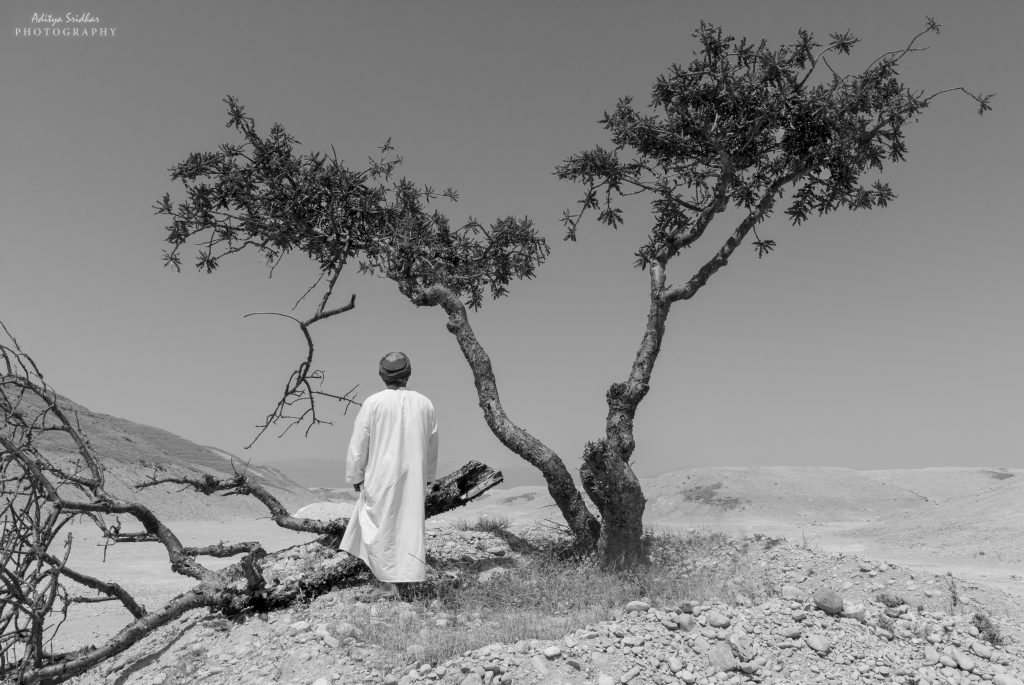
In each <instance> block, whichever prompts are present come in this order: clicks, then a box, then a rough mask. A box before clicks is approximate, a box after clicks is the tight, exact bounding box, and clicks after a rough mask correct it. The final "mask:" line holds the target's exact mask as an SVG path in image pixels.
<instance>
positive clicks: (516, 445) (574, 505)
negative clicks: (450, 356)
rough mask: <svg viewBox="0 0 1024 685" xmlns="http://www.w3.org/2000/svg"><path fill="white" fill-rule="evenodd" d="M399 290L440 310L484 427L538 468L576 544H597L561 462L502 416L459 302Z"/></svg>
mask: <svg viewBox="0 0 1024 685" xmlns="http://www.w3.org/2000/svg"><path fill="white" fill-rule="evenodd" d="M400 287H401V290H402V292H403V294H405V295H406V296H407V297H408V298H409V299H410V300H411V301H412V302H413V304H415V305H417V306H439V307H441V308H442V309H444V311H445V313H446V314H447V315H448V324H447V327H448V331H449V332H450V333H451V334H452V335H454V336H455V339H456V340H457V341H458V343H459V348H460V349H461V350H462V354H463V356H464V357H465V358H466V363H467V364H469V368H470V370H471V371H472V372H473V382H474V384H475V385H476V392H477V397H478V398H479V402H480V409H482V410H483V413H484V420H485V421H486V422H487V426H488V427H489V428H490V429H491V432H492V433H494V436H495V437H497V438H498V440H500V441H501V444H503V445H505V447H507V448H509V449H510V450H512V451H513V452H514V453H515V454H517V455H519V456H520V457H522V458H523V459H525V460H526V461H527V462H528V463H529V464H531V465H532V466H535V467H536V468H537V469H539V470H540V472H541V474H542V475H543V476H544V480H545V481H546V482H547V486H548V492H549V493H550V494H551V498H552V499H553V500H554V501H555V504H556V505H557V506H558V508H559V510H560V511H561V513H562V516H563V517H564V518H565V521H566V523H567V524H568V526H569V529H570V530H571V531H572V533H573V535H574V536H575V537H576V539H577V540H578V541H579V542H580V544H581V545H583V546H584V547H589V548H593V547H594V546H596V544H597V541H598V538H599V536H600V531H601V522H600V521H598V519H597V517H595V516H594V514H593V513H592V512H591V511H590V510H589V509H588V508H587V505H586V502H585V501H584V499H583V495H582V493H580V491H579V490H578V489H577V488H576V484H575V483H574V482H573V480H572V476H571V475H570V474H569V470H568V469H567V468H566V467H565V464H564V463H563V462H562V460H561V458H559V456H558V455H557V454H555V452H554V451H553V450H551V448H549V447H548V446H547V445H545V444H544V443H542V442H541V441H540V440H538V439H537V438H535V437H534V436H533V435H531V434H530V433H528V432H527V431H526V430H524V429H523V428H521V427H519V426H518V425H516V424H515V423H514V422H513V421H512V420H511V419H510V418H509V417H508V415H507V414H506V413H505V409H504V408H503V407H502V405H501V399H500V397H499V396H498V384H497V381H496V379H495V377H494V369H493V368H492V366H491V358H490V357H489V356H488V354H487V352H486V350H484V348H483V346H482V345H481V344H480V342H479V341H478V340H477V338H476V334H475V333H474V332H473V327H472V326H470V324H469V317H468V316H467V315H466V307H465V305H463V303H462V301H461V300H459V298H458V297H457V296H456V295H455V294H454V293H453V292H452V291H450V290H448V289H447V288H445V287H443V286H433V287H430V288H416V287H413V286H408V285H401V286H400Z"/></svg>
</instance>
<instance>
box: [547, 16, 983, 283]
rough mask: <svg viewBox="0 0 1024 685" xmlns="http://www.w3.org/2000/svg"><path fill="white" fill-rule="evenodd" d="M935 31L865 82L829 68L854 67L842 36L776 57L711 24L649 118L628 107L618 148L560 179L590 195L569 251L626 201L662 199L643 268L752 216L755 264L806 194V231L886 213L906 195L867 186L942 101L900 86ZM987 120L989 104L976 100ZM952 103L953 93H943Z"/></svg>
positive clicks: (570, 234)
mask: <svg viewBox="0 0 1024 685" xmlns="http://www.w3.org/2000/svg"><path fill="white" fill-rule="evenodd" d="M939 29H940V26H939V24H938V23H936V22H935V20H934V19H931V18H928V21H927V26H926V28H925V29H924V30H923V31H921V33H919V34H918V35H917V36H915V37H914V38H913V40H911V42H910V44H909V45H907V47H905V48H903V49H901V50H897V51H893V52H889V53H886V54H884V55H882V56H881V57H879V58H878V59H876V60H875V61H874V62H872V63H871V64H870V65H869V66H868V67H867V68H866V69H865V70H864V71H863V72H861V73H859V74H853V75H843V74H840V73H839V72H837V71H836V70H835V69H834V68H833V66H832V64H831V63H830V62H829V57H830V56H832V55H839V54H843V55H847V54H849V53H850V51H851V49H852V48H853V47H854V46H855V45H856V44H857V43H858V42H859V40H858V39H857V38H856V37H854V36H853V35H851V34H850V33H843V34H831V36H830V40H829V43H828V44H827V45H826V46H824V47H823V46H822V45H821V44H820V43H818V42H816V41H815V40H814V37H813V36H812V35H811V34H810V33H808V32H807V31H804V30H800V31H799V32H798V37H797V40H796V41H795V42H794V43H792V44H788V45H782V46H781V47H779V48H777V49H769V48H768V47H767V45H766V43H765V42H764V41H763V40H762V41H761V42H760V43H758V44H757V45H754V44H752V43H749V42H748V41H747V40H746V39H736V38H734V37H733V36H731V35H726V34H724V33H723V32H722V29H721V28H719V27H715V26H711V25H709V24H706V23H704V22H702V23H701V25H700V28H699V29H698V30H697V31H696V32H695V33H694V34H693V35H694V37H695V38H697V40H698V41H699V43H700V49H699V51H695V53H694V59H693V60H692V61H691V62H690V64H689V65H688V66H687V67H682V66H679V65H673V66H672V67H671V68H670V69H669V70H668V72H667V73H666V74H664V75H662V76H660V77H659V78H658V79H657V82H656V83H655V84H654V87H653V89H652V91H651V98H650V103H649V109H648V110H646V111H643V110H640V109H638V108H637V107H635V106H634V104H633V102H632V100H631V99H630V98H628V97H626V98H622V99H621V100H619V102H618V104H617V106H616V107H615V110H614V111H612V112H611V113H607V112H606V113H605V115H604V117H603V118H602V119H601V122H600V123H601V124H602V125H603V127H604V128H605V129H606V130H607V131H608V132H609V134H610V137H611V141H612V144H613V147H612V148H611V149H605V148H603V147H595V148H593V149H592V150H587V151H585V152H582V153H579V154H576V155H573V156H572V157H570V158H568V159H567V160H566V161H565V163H564V164H562V165H561V166H559V167H558V169H557V174H558V176H559V177H560V178H563V179H567V180H571V181H575V182H580V183H583V184H585V185H587V191H586V193H585V195H584V197H583V199H582V200H580V203H579V204H580V207H579V209H578V211H577V212H575V213H573V212H570V211H568V210H567V211H566V213H565V215H564V217H563V223H564V224H565V227H566V238H567V239H570V240H574V239H575V237H576V231H577V227H578V225H579V222H580V219H581V217H582V216H583V214H584V213H585V212H586V211H588V210H594V211H597V212H598V216H597V218H598V221H599V222H601V223H603V224H606V225H608V226H611V227H613V228H617V227H618V226H619V225H621V224H622V221H623V216H622V210H621V209H620V208H619V207H618V206H616V200H617V199H618V198H621V197H623V196H628V195H636V194H641V193H645V194H648V195H650V196H651V197H652V199H651V208H652V211H653V215H654V223H653V226H652V228H651V231H650V234H649V236H648V240H647V243H646V244H645V245H643V246H642V247H641V248H640V249H639V250H638V251H637V253H636V264H637V266H639V267H643V268H646V267H647V266H649V265H650V264H651V263H652V262H655V261H657V262H660V263H662V264H664V263H665V262H667V261H668V260H669V259H671V258H672V257H673V256H675V255H676V254H677V253H678V252H679V250H680V249H682V248H685V247H689V246H690V245H691V244H692V243H693V242H694V241H695V240H697V239H698V238H699V237H700V236H701V235H702V234H703V232H704V230H705V229H706V227H707V226H708V224H709V223H710V221H711V220H712V219H713V218H714V216H715V215H716V214H718V213H719V212H722V211H724V210H725V209H726V208H727V207H729V206H734V207H737V208H740V209H742V210H745V211H747V212H748V216H750V218H751V219H752V220H751V221H750V227H751V228H753V229H754V232H755V238H756V240H755V241H754V246H755V248H756V249H757V252H758V256H762V255H764V254H765V253H767V252H769V251H770V250H771V249H773V248H774V247H775V242H774V241H772V240H761V239H760V238H759V237H757V234H756V228H754V226H756V224H757V223H759V222H760V221H762V220H763V219H764V218H766V217H767V216H768V214H769V213H770V212H771V210H772V207H773V205H774V203H775V201H776V199H777V198H778V197H779V196H781V195H782V193H783V191H784V187H785V186H787V185H789V184H795V189H794V190H793V193H792V196H791V199H790V200H789V204H788V206H787V207H786V210H785V211H786V214H787V215H788V216H789V217H790V220H791V221H792V222H793V223H794V224H800V223H802V222H803V221H805V220H806V219H807V218H808V217H810V216H811V215H812V214H817V215H822V214H827V213H829V212H832V211H835V210H837V209H839V208H841V207H845V208H848V209H851V210H856V209H870V208H872V207H875V206H885V205H886V204H887V203H888V202H890V201H891V200H892V199H893V198H894V197H895V194H894V193H893V191H892V188H890V186H889V184H888V183H885V182H883V181H881V180H873V181H870V182H869V181H867V180H865V175H866V174H867V173H868V172H870V171H871V170H877V171H881V170H882V169H883V166H884V164H885V163H886V162H898V161H903V160H904V158H905V155H906V153H907V145H906V140H905V137H904V127H905V126H906V124H907V123H908V122H910V121H912V120H915V119H916V118H917V116H918V115H919V114H920V112H921V111H922V110H923V109H924V108H926V107H927V106H928V104H929V102H930V101H931V100H932V98H934V97H935V96H936V95H938V94H940V93H933V94H930V95H925V94H924V93H923V92H922V91H914V90H911V89H910V88H908V87H907V86H905V85H904V84H903V83H902V82H901V81H900V80H899V73H898V66H899V64H900V62H901V60H902V59H903V58H904V57H906V56H907V55H908V54H909V53H911V52H917V51H920V50H922V49H926V48H918V47H915V43H916V42H917V41H918V39H919V38H921V36H923V35H925V34H927V33H932V32H934V33H938V32H939ZM949 90H959V91H963V92H964V93H967V94H968V95H970V96H971V97H972V98H974V99H975V100H976V101H977V103H978V109H979V113H983V112H985V111H986V110H988V109H990V105H989V101H990V100H991V98H992V96H991V95H988V96H980V95H975V94H972V93H969V92H968V91H966V90H964V89H962V88H953V89H949ZM941 92H949V91H941Z"/></svg>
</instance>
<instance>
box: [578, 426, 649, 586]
mask: <svg viewBox="0 0 1024 685" xmlns="http://www.w3.org/2000/svg"><path fill="white" fill-rule="evenodd" d="M580 475H581V476H582V478H583V488H584V490H586V491H587V495H589V496H590V499H591V501H593V502H594V504H595V505H597V509H598V511H599V512H600V513H601V535H600V537H599V538H598V541H597V551H598V554H599V555H600V556H601V559H602V562H603V563H604V564H605V565H606V566H608V567H611V568H627V567H630V566H635V565H637V564H640V563H645V562H646V561H647V555H646V551H645V550H644V545H643V532H644V531H643V517H644V507H645V505H646V503H647V500H646V499H645V498H644V494H643V491H642V490H641V489H640V482H639V481H638V480H637V478H636V474H634V473H633V469H632V468H631V467H630V466H629V463H628V462H626V461H625V460H623V459H622V458H621V457H620V456H619V455H616V454H610V453H609V450H608V443H607V442H606V441H604V440H600V441H598V442H596V443H588V444H587V447H586V449H585V450H584V452H583V466H582V467H581V468H580Z"/></svg>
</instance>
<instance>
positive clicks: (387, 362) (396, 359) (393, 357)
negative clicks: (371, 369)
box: [378, 352, 412, 387]
mask: <svg viewBox="0 0 1024 685" xmlns="http://www.w3.org/2000/svg"><path fill="white" fill-rule="evenodd" d="M378 373H380V379H381V380H382V381H384V384H385V385H387V386H388V387H390V386H392V385H398V386H401V385H405V383H406V381H408V380H409V375H410V374H411V373H412V362H410V361H409V358H408V357H406V356H405V354H404V353H402V352H388V353H387V354H385V355H384V356H383V357H381V359H380V369H379V370H378Z"/></svg>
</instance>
